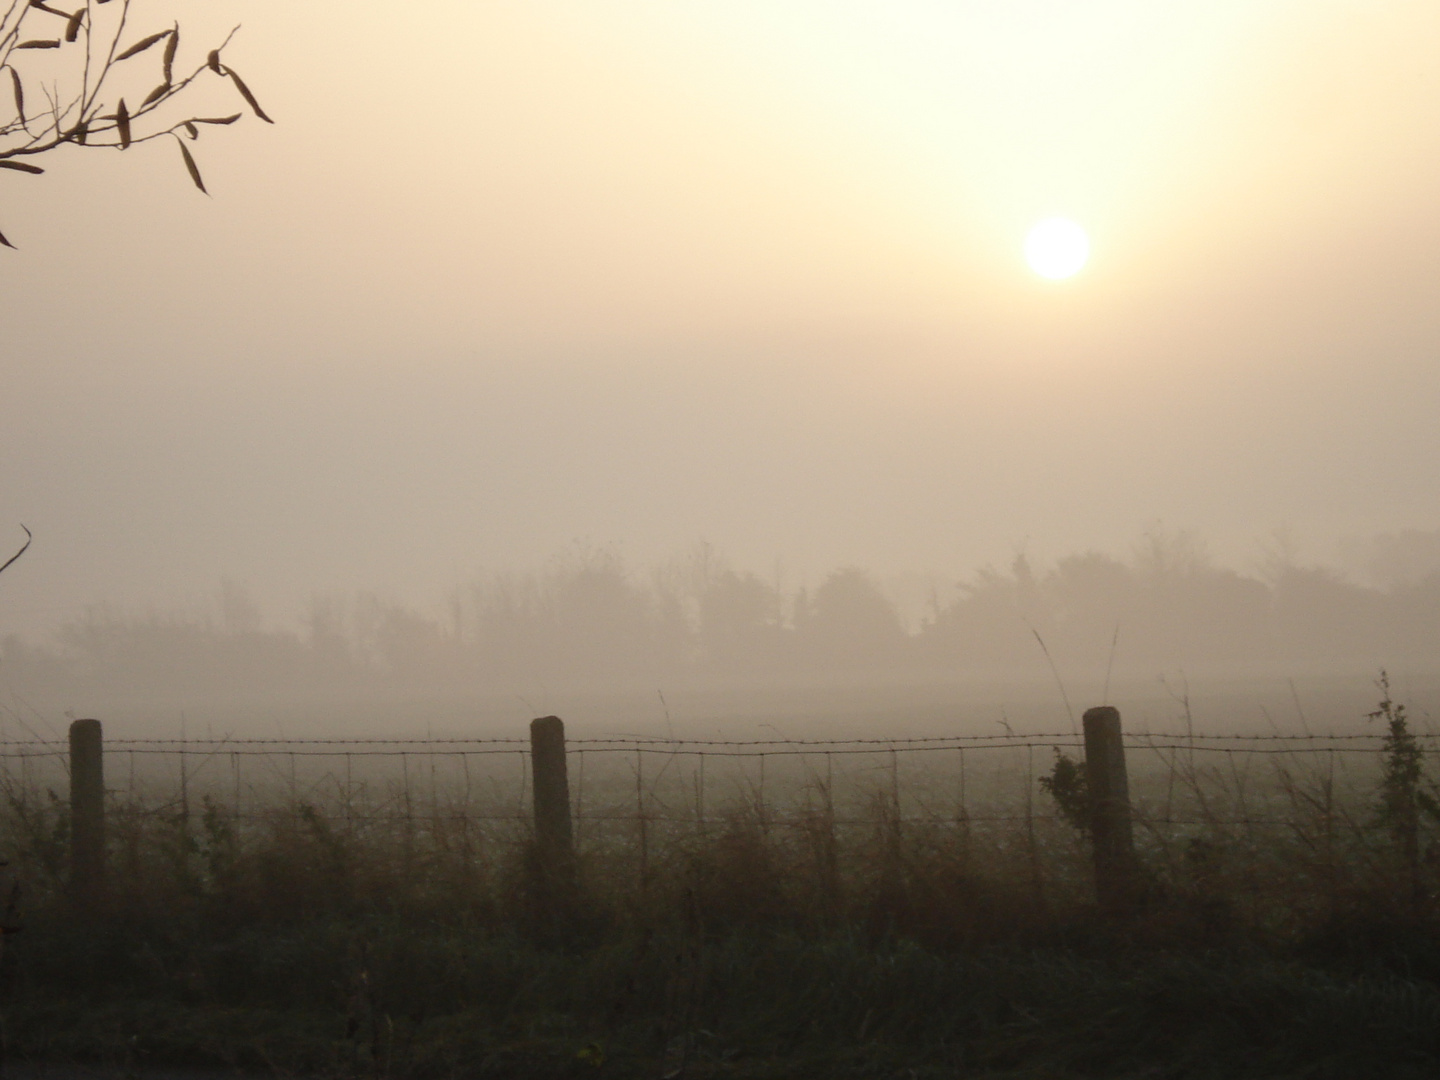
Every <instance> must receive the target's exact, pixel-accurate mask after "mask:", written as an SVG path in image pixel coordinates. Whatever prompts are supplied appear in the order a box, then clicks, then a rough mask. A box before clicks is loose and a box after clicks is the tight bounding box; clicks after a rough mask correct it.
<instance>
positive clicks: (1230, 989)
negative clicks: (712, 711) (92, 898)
mask: <svg viewBox="0 0 1440 1080" xmlns="http://www.w3.org/2000/svg"><path fill="white" fill-rule="evenodd" d="M1392 736H1393V732H1392ZM1152 745H1153V747H1154V749H1153V752H1152V751H1150V750H1147V749H1146V745H1145V740H1144V739H1133V740H1132V752H1131V754H1132V762H1133V763H1134V764H1133V765H1132V768H1133V770H1134V771H1133V781H1134V783H1133V787H1134V791H1135V799H1136V820H1137V842H1138V844H1139V846H1140V856H1141V860H1142V863H1143V866H1144V868H1145V874H1146V893H1145V900H1144V903H1143V904H1142V906H1141V909H1140V910H1139V911H1138V912H1137V913H1136V914H1135V915H1134V916H1133V917H1132V918H1130V919H1127V920H1125V921H1117V920H1115V919H1113V918H1107V917H1105V916H1104V915H1102V913H1101V912H1100V911H1099V910H1098V909H1097V907H1096V905H1095V903H1094V900H1093V895H1092V894H1093V886H1092V882H1091V877H1090V874H1091V870H1090V855H1089V849H1088V846H1087V841H1086V837H1085V835H1084V833H1083V831H1082V830H1081V829H1079V828H1077V827H1076V822H1077V821H1079V820H1080V818H1078V817H1077V816H1076V814H1074V813H1066V812H1064V811H1065V806H1064V804H1063V803H1062V804H1061V805H1060V806H1059V807H1058V809H1057V808H1056V807H1055V806H1054V805H1053V803H1052V801H1051V800H1050V799H1049V798H1048V797H1047V795H1046V789H1044V788H1042V787H1041V786H1040V784H1039V783H1038V779H1039V778H1038V777H1037V776H1034V775H1028V774H1027V775H1025V776H1023V777H1022V778H1021V780H1022V783H1023V790H1017V789H1016V788H1014V787H1009V788H1007V787H1006V786H1005V785H1004V784H1000V783H999V782H998V781H996V782H994V783H992V784H991V786H990V787H989V788H988V789H987V788H986V787H985V785H984V784H983V783H982V782H981V779H982V778H981V777H980V776H979V770H976V769H975V767H974V765H973V762H972V764H971V766H970V770H971V771H970V773H969V774H968V779H967V784H968V788H965V789H960V790H962V791H963V792H964V794H961V795H960V796H959V797H958V798H957V797H956V791H957V787H956V783H955V781H956V779H957V777H956V776H955V775H954V774H953V772H947V773H932V774H927V773H925V772H924V770H921V769H918V768H917V769H915V770H912V772H911V773H910V774H905V775H902V772H901V770H900V767H899V765H898V764H897V763H896V761H895V758H894V755H890V756H889V757H888V759H887V757H886V756H885V755H884V754H878V755H877V756H876V759H875V762H874V767H873V768H870V769H869V770H868V772H865V773H863V774H857V775H860V776H861V779H860V780H855V781H854V782H853V783H851V785H850V787H849V789H848V790H845V791H842V790H840V789H841V787H842V785H841V782H840V781H839V780H837V778H836V776H835V775H834V773H833V771H832V770H830V769H829V768H828V766H827V767H825V768H817V767H812V766H811V765H806V767H805V768H804V769H800V770H798V771H793V772H792V774H791V775H790V776H789V777H788V778H787V779H785V781H784V782H783V783H782V782H781V780H779V779H777V777H776V776H775V775H774V772H773V770H772V773H771V774H770V775H768V776H767V775H766V774H764V773H763V772H761V773H755V772H752V773H747V774H743V775H742V774H740V773H738V772H737V773H735V774H734V775H732V776H730V777H729V778H728V780H727V781H726V782H725V783H723V784H722V783H721V782H720V781H719V780H718V779H715V778H714V777H712V782H711V784H710V787H709V789H708V790H707V788H706V787H705V785H704V784H698V783H696V782H695V776H694V775H692V776H689V777H687V776H685V775H684V774H683V771H682V770H681V769H680V768H679V767H678V766H677V767H674V768H671V770H670V771H669V772H665V771H664V770H663V769H656V768H650V769H649V771H648V773H647V771H646V767H645V766H637V767H636V768H635V769H633V770H632V771H631V773H628V774H627V773H625V772H624V771H621V770H616V769H611V770H610V772H609V774H608V775H601V774H599V773H597V771H596V770H595V768H594V766H593V764H592V765H591V766H590V774H589V775H588V776H587V777H586V778H585V781H584V784H585V787H584V792H583V795H582V796H581V797H580V798H577V802H579V801H582V799H583V804H584V806H585V807H586V812H585V813H584V814H582V816H581V818H580V821H579V826H580V827H579V830H578V836H579V859H578V865H579V895H578V900H577V902H576V903H575V905H574V906H573V908H570V909H567V910H566V912H565V913H564V915H565V917H564V919H563V920H561V921H560V922H559V923H557V921H556V920H555V919H554V917H553V912H551V911H547V910H546V909H545V908H544V905H542V904H540V903H539V902H538V900H537V885H538V882H537V878H536V874H535V870H534V863H533V859H531V858H530V857H529V850H530V836H529V832H528V828H527V825H526V820H525V817H524V815H523V810H524V806H523V803H522V802H518V801H515V800H513V799H512V797H511V795H510V794H509V793H506V792H498V793H497V794H496V795H495V797H494V799H493V800H492V801H491V803H490V804H489V811H490V812H480V811H479V809H478V808H479V803H478V802H477V801H476V797H475V791H476V789H477V788H483V787H484V784H482V783H480V782H479V780H478V778H472V779H475V781H476V782H475V783H473V784H471V785H469V786H467V787H459V786H453V785H452V786H448V787H447V786H446V785H444V784H441V783H439V782H438V781H437V780H436V779H435V777H434V775H433V774H431V775H430V776H428V777H427V776H426V775H425V773H424V772H423V771H422V770H419V769H410V770H409V771H407V772H406V774H405V776H404V777H403V779H404V780H405V784H404V787H403V789H402V788H401V787H400V786H398V785H396V784H391V785H390V786H389V787H381V786H380V785H378V782H377V785H376V786H375V787H374V788H372V789H371V790H372V793H373V796H374V797H372V798H368V799H362V798H357V797H354V790H353V789H352V786H351V785H349V784H346V785H345V786H344V787H343V788H339V789H337V788H333V787H331V788H326V787H324V785H320V784H308V785H307V784H305V783H303V782H301V781H300V780H299V779H297V778H296V777H295V776H294V775H293V774H292V775H291V776H290V777H289V778H288V781H287V782H286V783H282V784H280V785H279V786H277V787H276V788H273V789H272V790H271V792H270V794H269V796H268V797H267V798H266V799H263V800H262V799H260V798H259V797H258V795H256V794H255V793H253V792H252V793H249V794H248V795H247V797H245V798H240V797H239V796H238V795H233V794H232V795H231V796H229V797H226V796H225V793H224V792H223V791H222V790H221V789H220V788H211V789H208V790H207V789H205V788H204V786H203V785H200V784H197V783H196V780H195V778H194V777H193V776H190V775H187V776H186V778H185V784H184V785H183V790H177V789H176V787H173V786H172V787H171V788H169V789H166V788H165V787H163V786H160V785H159V783H158V780H156V779H155V778H151V780H152V782H151V783H150V784H149V785H146V784H143V783H142V784H135V785H132V786H130V787H129V788H126V789H125V790H119V791H116V792H115V793H113V794H112V797H111V805H110V822H109V842H110V865H111V874H110V881H109V895H108V897H107V899H106V903H105V906H104V908H103V911H102V912H99V913H94V912H86V911H82V910H80V909H78V908H77V907H75V906H73V905H72V904H71V903H70V902H69V900H68V898H67V893H66V887H65V876H66V865H67V864H66V858H67V849H68V804H67V803H66V801H65V800H63V799H61V798H59V797H57V796H55V795H54V794H53V793H51V792H49V791H47V790H46V789H45V787H44V785H43V783H37V782H36V779H35V777H34V776H33V775H32V776H30V777H29V778H28V779H27V778H21V777H17V776H15V775H13V774H6V776H5V778H4V792H3V794H4V800H5V802H4V807H3V811H0V849H3V850H4V851H5V852H7V853H9V854H10V855H11V859H12V863H13V864H14V870H15V871H16V872H17V874H18V876H19V877H20V879H21V880H22V881H23V883H24V888H25V905H24V914H25V920H24V921H25V930H24V932H23V934H21V935H19V936H18V937H16V938H15V939H14V941H13V942H12V947H11V948H10V949H9V950H8V951H7V953H6V955H5V957H4V959H3V967H0V993H3V1001H4V1010H5V1012H6V1013H7V1014H8V1015H7V1021H8V1030H7V1038H8V1040H9V1043H10V1046H11V1047H12V1051H13V1052H14V1053H16V1054H18V1055H19V1056H22V1057H31V1058H36V1059H56V1058H61V1059H63V1058H76V1059H87V1060H97V1061H101V1062H106V1061H108V1062H110V1063H113V1064H117V1065H122V1066H125V1067H138V1066H139V1065H143V1064H144V1063H145V1062H147V1061H169V1062H194V1063H206V1064H212V1065H214V1064H225V1065H233V1066H243V1067H249V1068H256V1067H260V1068H265V1067H268V1068H273V1069H285V1070H309V1071H316V1072H320V1073H325V1074H333V1075H361V1074H364V1075H372V1076H381V1075H383V1076H396V1077H400V1076H407V1077H408V1076H416V1077H420V1076H451V1075H459V1074H461V1073H466V1074H470V1073H475V1072H482V1073H483V1072H488V1073H490V1074H493V1075H516V1076H521V1075H523V1076H542V1075H556V1076H561V1075H576V1074H585V1075H599V1074H600V1073H602V1072H603V1073H604V1074H605V1075H617V1076H628V1075H636V1076H652V1077H653V1076H655V1075H660V1074H667V1073H668V1074H675V1075H678V1072H677V1070H679V1071H685V1072H687V1073H689V1074H692V1075H727V1076H729V1075H733V1076H768V1075H811V1074H814V1073H816V1072H820V1073H824V1074H825V1075H897V1074H898V1075H908V1074H907V1073H905V1070H914V1073H913V1074H914V1075H929V1074H933V1075H955V1074H956V1073H957V1072H959V1073H963V1074H966V1075H972V1074H973V1075H989V1076H1017V1077H1018V1076H1037V1077H1038V1076H1089V1075H1097V1074H1100V1073H1103V1074H1104V1075H1107V1076H1132V1075H1133V1076H1140V1075H1160V1074H1163V1075H1174V1076H1257V1077H1258V1076H1267V1077H1268V1076H1283V1075H1290V1074H1292V1073H1293V1074H1295V1075H1300V1074H1301V1073H1302V1071H1304V1070H1306V1069H1308V1070H1310V1071H1309V1072H1307V1073H1305V1075H1314V1076H1325V1075H1337V1076H1339V1075H1349V1076H1354V1075H1370V1076H1381V1075H1384V1076H1402V1075H1405V1073H1404V1069H1406V1068H1409V1067H1411V1066H1412V1065H1414V1066H1415V1067H1416V1068H1419V1067H1420V1066H1421V1065H1424V1066H1425V1067H1430V1066H1432V1065H1434V1064H1435V1063H1437V1062H1440V990H1437V984H1440V912H1437V908H1436V904H1435V897H1436V895H1437V892H1440V868H1437V866H1436V864H1435V863H1434V861H1432V860H1431V859H1430V858H1428V856H1427V852H1428V850H1429V837H1428V834H1427V831H1426V830H1427V829H1429V828H1430V827H1432V825H1433V824H1434V823H1433V822H1431V821H1430V820H1429V819H1428V818H1426V817H1425V816H1424V815H1423V814H1421V815H1420V816H1419V817H1418V818H1417V819H1416V821H1415V835H1414V844H1413V845H1412V844H1411V843H1410V841H1409V839H1408V836H1409V834H1408V833H1400V832H1397V830H1396V829H1395V827H1394V822H1393V819H1392V818H1388V817H1386V816H1385V813H1384V812H1383V808H1384V807H1385V806H1386V805H1389V804H1387V803H1386V802H1385V799H1386V798H1387V797H1389V796H1388V795H1387V792H1389V791H1390V789H1389V788H1388V787H1387V785H1388V784H1390V783H1392V781H1391V780H1390V779H1389V777H1390V772H1389V771H1387V769H1389V766H1390V765H1391V763H1392V762H1393V756H1386V755H1384V754H1382V755H1380V756H1379V758H1378V759H1377V757H1376V755H1369V756H1368V757H1363V758H1362V757H1359V756H1357V755H1351V754H1347V753H1343V752H1339V751H1336V752H1328V751H1327V752H1323V753H1319V754H1315V753H1295V754H1288V755H1287V754H1278V755H1269V756H1261V755H1257V754H1254V753H1250V754H1244V753H1239V752H1236V753H1229V752H1225V753H1221V752H1214V753H1209V754H1207V753H1204V752H1198V751H1194V750H1192V749H1191V748H1190V747H1188V746H1184V745H1178V744H1174V742H1173V740H1172V741H1169V742H1167V741H1165V740H1153V741H1152ZM1385 745H1386V748H1387V754H1391V755H1393V752H1394V749H1393V748H1394V746H1395V745H1400V744H1394V743H1387V744H1385ZM1147 755H1148V756H1147ZM1032 767H1033V765H1032ZM407 769H409V766H407ZM1057 775H1060V774H1058V773H1053V772H1052V773H1051V774H1050V776H1051V779H1052V780H1053V779H1054V778H1055V777H1056V776H1057ZM1407 775H1408V774H1407ZM851 779H852V780H854V777H851ZM994 779H995V778H994V777H992V780H994ZM1009 779H1011V780H1013V779H1014V777H1013V776H1012V777H1010V778H1009ZM1072 779H1073V778H1072ZM1007 783H1008V781H1007ZM577 786H578V785H577ZM326 792H329V794H326ZM722 792H723V793H724V797H722ZM1050 792H1051V794H1055V791H1054V788H1053V786H1052V787H1051V788H1050ZM1069 794H1070V795H1071V796H1073V795H1074V794H1075V793H1074V791H1073V790H1071V791H1070V792H1069ZM506 807H509V809H508V810H505V812H501V811H502V810H504V808H506ZM1072 810H1073V807H1072ZM1407 827H1408V826H1407ZM1412 849H1413V851H1418V853H1419V854H1418V857H1416V858H1412V857H1411V855H1412ZM1157 1062H1158V1063H1159V1064H1158V1065H1157ZM1416 1063H1419V1064H1418V1065H1417V1064H1416ZM1160 1067H1163V1069H1164V1070H1165V1071H1164V1072H1163V1073H1156V1072H1155V1071H1154V1070H1155V1069H1156V1068H1160ZM1147 1069H1148V1070H1151V1071H1149V1072H1147V1071H1146V1070H1147ZM1347 1069H1348V1070H1350V1071H1349V1072H1346V1071H1345V1070H1347ZM1356 1070H1358V1071H1356ZM1367 1070H1368V1071H1367ZM1377 1070H1379V1071H1377ZM1415 1075H1422V1073H1420V1072H1417V1073H1415Z"/></svg>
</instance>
